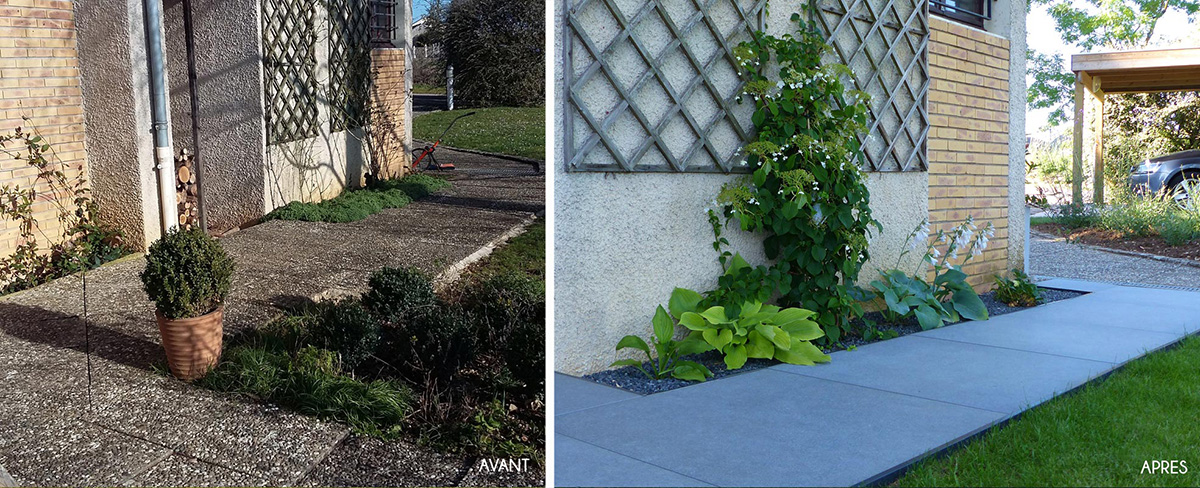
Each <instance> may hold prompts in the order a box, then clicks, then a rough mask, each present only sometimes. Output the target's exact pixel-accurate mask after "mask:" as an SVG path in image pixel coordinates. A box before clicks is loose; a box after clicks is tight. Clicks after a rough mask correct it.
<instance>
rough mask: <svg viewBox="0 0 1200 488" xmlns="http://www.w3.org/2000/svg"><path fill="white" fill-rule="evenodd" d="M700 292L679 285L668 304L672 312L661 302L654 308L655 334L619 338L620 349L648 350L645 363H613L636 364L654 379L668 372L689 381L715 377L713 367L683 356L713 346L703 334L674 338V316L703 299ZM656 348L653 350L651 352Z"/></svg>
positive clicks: (618, 347)
mask: <svg viewBox="0 0 1200 488" xmlns="http://www.w3.org/2000/svg"><path fill="white" fill-rule="evenodd" d="M700 299H701V297H700V294H699V293H696V292H694V291H692V290H687V289H683V288H676V289H675V291H674V292H672V293H671V300H670V302H669V303H668V307H670V309H671V314H668V313H667V311H666V310H664V309H663V307H662V305H659V306H658V310H656V311H655V312H654V319H652V320H651V325H653V328H654V334H653V335H652V336H650V341H649V342H646V341H645V340H643V339H642V338H641V337H638V336H635V335H627V336H625V337H622V338H621V340H620V342H617V350H618V351H621V350H623V349H637V350H639V351H642V352H643V353H645V354H646V358H647V360H648V361H646V363H645V364H643V363H642V361H641V360H638V359H621V360H618V361H615V362H613V363H612V364H611V366H633V367H635V368H637V369H638V370H639V371H641V372H642V374H645V375H646V377H648V378H650V379H655V380H661V379H663V378H666V377H668V376H670V377H674V378H678V379H681V380H686V381H704V380H705V379H707V378H710V377H712V375H713V374H712V371H709V369H708V368H707V367H706V366H704V365H703V364H700V363H698V362H695V361H691V360H687V359H681V357H682V356H687V355H690V354H698V353H701V352H704V351H708V350H711V349H712V346H709V345H708V343H706V342H704V340H702V339H701V334H700V333H698V332H693V333H690V334H688V336H687V337H686V338H684V339H683V340H679V341H677V340H675V339H674V337H675V319H673V318H672V317H671V315H672V314H673V315H675V316H676V317H678V316H680V315H682V314H683V313H684V312H685V311H687V310H692V309H695V308H696V305H697V304H698V303H700ZM651 350H653V353H652V352H651Z"/></svg>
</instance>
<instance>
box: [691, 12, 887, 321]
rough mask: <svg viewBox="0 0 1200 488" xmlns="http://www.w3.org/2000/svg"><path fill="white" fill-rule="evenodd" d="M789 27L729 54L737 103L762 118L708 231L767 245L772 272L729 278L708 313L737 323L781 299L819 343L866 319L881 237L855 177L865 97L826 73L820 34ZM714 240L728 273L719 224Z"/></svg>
mask: <svg viewBox="0 0 1200 488" xmlns="http://www.w3.org/2000/svg"><path fill="white" fill-rule="evenodd" d="M792 21H793V22H797V23H798V24H799V26H800V28H799V29H798V30H797V32H795V33H794V34H793V35H785V36H782V37H775V36H772V35H768V34H764V33H762V32H756V33H755V34H754V39H753V41H750V42H745V43H742V44H741V45H739V46H738V47H737V48H736V49H735V50H734V53H735V54H736V56H737V59H738V62H739V66H738V68H739V71H740V75H741V76H742V77H743V80H744V81H745V82H746V83H745V93H744V94H743V95H742V96H741V97H739V99H738V101H739V103H744V102H749V103H753V104H754V108H755V110H754V114H753V117H752V120H753V122H754V126H755V128H756V129H757V140H756V141H754V142H751V143H750V144H748V145H746V147H745V148H744V150H745V153H746V159H745V161H742V162H741V165H742V166H746V167H748V168H750V169H752V170H753V175H752V176H751V177H748V178H746V179H745V180H743V181H740V182H737V183H733V184H728V185H726V186H725V187H724V188H722V189H721V192H720V194H719V196H718V197H717V200H716V202H715V203H716V205H717V208H716V209H715V210H707V212H708V213H709V215H710V219H711V220H713V221H716V220H717V214H718V213H719V214H720V215H721V216H723V217H725V218H726V219H727V220H726V221H727V222H730V221H732V220H734V219H736V220H737V222H738V225H739V226H740V228H741V229H742V230H743V231H749V232H755V233H760V234H762V235H764V240H763V246H764V250H765V251H766V257H767V258H768V259H770V260H772V261H773V262H774V263H775V264H773V265H770V266H767V265H759V266H747V267H744V268H740V269H738V270H736V272H734V273H728V272H727V273H725V274H724V275H723V276H722V277H721V278H720V279H719V282H718V283H719V287H718V289H716V290H714V291H712V292H710V293H709V294H708V297H707V299H706V302H705V305H709V306H717V305H720V306H723V307H725V310H726V312H728V313H729V314H730V315H731V316H738V315H739V313H740V311H739V310H738V309H739V308H740V307H741V306H742V304H746V303H756V302H757V303H764V302H766V301H768V300H771V299H772V298H773V297H775V296H778V300H779V302H780V305H784V306H788V307H802V308H804V309H807V310H811V311H813V312H815V315H814V316H813V320H814V321H816V322H817V323H818V324H820V326H821V328H822V329H823V331H824V334H823V337H825V338H827V339H822V340H823V341H837V340H839V338H840V337H842V336H843V335H844V334H845V333H848V332H850V330H851V325H850V318H851V316H852V315H861V314H862V307H861V305H860V304H859V303H858V300H857V297H859V296H861V293H859V290H858V289H857V288H856V287H855V286H854V282H855V281H856V280H857V279H858V274H859V270H860V269H861V267H862V265H863V263H865V262H866V260H867V259H868V258H869V252H868V249H867V232H868V229H869V228H871V227H876V228H877V229H880V230H882V228H881V227H880V225H879V223H878V222H876V221H875V220H874V219H873V218H872V217H871V207H870V195H869V194H868V191H867V187H866V184H865V175H864V174H863V172H862V171H861V170H860V169H859V166H860V165H861V164H862V163H863V162H864V161H865V157H864V155H863V152H862V149H861V148H860V147H859V142H858V138H857V134H858V133H859V132H863V131H865V129H866V121H867V104H866V101H867V99H868V95H867V94H865V93H862V92H858V91H851V90H847V89H846V87H845V86H844V85H843V83H842V79H843V78H845V77H846V76H848V74H849V73H850V71H849V68H847V67H846V66H844V65H840V64H823V63H822V56H823V55H824V54H825V53H827V52H828V51H829V49H830V47H829V46H828V45H827V44H825V42H824V40H823V39H822V37H821V35H820V34H819V33H818V32H817V29H816V26H815V25H814V24H812V23H811V22H809V23H807V24H806V23H803V22H801V20H800V15H799V14H795V15H793V16H792ZM772 61H774V62H772ZM769 71H773V73H772V72H769ZM714 232H715V233H716V234H717V235H716V242H714V248H716V249H717V251H718V253H719V254H720V255H721V258H720V261H721V264H722V267H723V269H725V271H728V269H729V268H728V264H729V258H730V257H731V255H730V254H729V253H728V252H723V251H722V250H721V247H722V246H725V245H727V244H728V242H727V241H725V240H724V239H722V238H721V236H720V232H721V229H720V225H714Z"/></svg>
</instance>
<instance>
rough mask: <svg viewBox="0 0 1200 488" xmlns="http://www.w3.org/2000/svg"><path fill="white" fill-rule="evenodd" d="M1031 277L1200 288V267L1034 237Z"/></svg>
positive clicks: (1030, 262) (1031, 244) (1030, 260)
mask: <svg viewBox="0 0 1200 488" xmlns="http://www.w3.org/2000/svg"><path fill="white" fill-rule="evenodd" d="M1029 240H1030V249H1029V274H1030V275H1034V276H1053V277H1057V278H1073V279H1078V280H1089V281H1105V282H1112V283H1123V284H1141V285H1159V286H1180V287H1188V288H1197V287H1200V268H1195V267H1190V266H1180V265H1176V264H1171V263H1166V262H1161V261H1155V260H1153V259H1146V258H1139V257H1134V256H1126V255H1122V254H1116V253H1110V252H1104V251H1099V250H1095V249H1088V248H1084V247H1081V246H1078V245H1075V244H1069V243H1067V242H1066V241H1064V240H1062V239H1058V238H1051V237H1045V236H1040V235H1033V236H1031V237H1030V239H1029Z"/></svg>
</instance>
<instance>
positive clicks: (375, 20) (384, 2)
mask: <svg viewBox="0 0 1200 488" xmlns="http://www.w3.org/2000/svg"><path fill="white" fill-rule="evenodd" d="M403 17H404V11H403V9H402V5H401V4H400V0H371V25H370V32H371V46H373V47H397V46H396V39H397V34H398V32H399V31H400V26H401V24H400V22H401V21H403V20H404V19H403ZM381 32H387V34H388V35H387V36H386V37H385V36H382V35H380V33H381Z"/></svg>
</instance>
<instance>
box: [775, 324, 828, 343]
mask: <svg viewBox="0 0 1200 488" xmlns="http://www.w3.org/2000/svg"><path fill="white" fill-rule="evenodd" d="M784 330H786V331H787V332H788V335H791V336H792V341H812V340H816V339H820V338H821V337H823V336H824V335H825V331H824V330H821V325H820V324H818V323H816V322H814V321H812V320H801V321H798V322H792V324H791V325H789V326H788V327H787V328H785V329H784Z"/></svg>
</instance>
